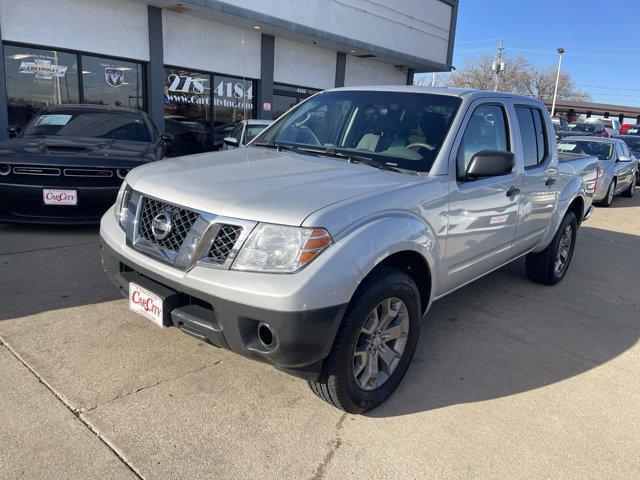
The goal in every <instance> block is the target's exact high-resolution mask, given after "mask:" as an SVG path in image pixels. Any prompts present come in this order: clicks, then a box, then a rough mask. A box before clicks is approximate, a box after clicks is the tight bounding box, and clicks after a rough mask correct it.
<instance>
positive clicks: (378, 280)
mask: <svg viewBox="0 0 640 480" xmlns="http://www.w3.org/2000/svg"><path fill="white" fill-rule="evenodd" d="M420 317H421V310H420V294H419V291H418V287H417V286H416V284H415V283H414V281H413V280H412V279H411V277H409V276H408V275H407V274H406V273H404V272H401V271H399V270H396V269H393V268H390V267H386V266H382V267H379V268H378V269H377V271H375V272H374V273H373V274H372V276H371V277H370V278H368V279H367V280H365V282H364V283H363V284H362V285H361V286H360V288H359V289H358V291H357V292H356V294H355V295H354V297H353V298H352V300H351V303H350V304H349V307H348V308H347V312H346V314H345V317H344V319H343V321H342V324H341V326H340V329H339V330H338V333H337V335H336V338H335V341H334V343H333V347H332V348H331V352H330V353H329V356H328V357H327V358H326V360H325V361H324V364H323V369H322V373H321V376H320V379H319V380H318V381H316V382H309V387H311V390H313V392H314V393H315V394H316V395H318V396H319V397H320V398H321V399H323V400H324V401H326V402H328V403H330V404H331V405H333V406H335V407H337V408H340V409H342V410H345V411H347V412H349V413H363V412H365V411H367V410H369V409H371V408H373V407H375V406H376V405H379V404H380V403H382V402H383V401H385V400H386V399H387V398H388V397H389V396H390V395H391V394H392V393H393V391H394V390H395V389H396V387H397V386H398V384H399V383H400V381H401V380H402V377H403V376H404V374H405V373H406V371H407V368H408V367H409V363H410V362H411V359H412V357H413V354H414V352H415V349H416V345H417V343H418V336H419V333H420Z"/></svg>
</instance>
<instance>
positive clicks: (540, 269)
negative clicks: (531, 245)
mask: <svg viewBox="0 0 640 480" xmlns="http://www.w3.org/2000/svg"><path fill="white" fill-rule="evenodd" d="M577 232H578V220H577V219H576V215H575V214H574V213H573V212H567V213H566V215H565V216H564V218H563V219H562V222H561V223H560V227H559V228H558V231H557V232H556V235H555V237H553V240H552V241H551V243H550V244H549V246H548V247H547V248H545V249H544V250H543V251H541V252H539V253H529V254H528V255H527V258H526V269H527V275H528V276H529V279H530V280H532V281H533V282H536V283H542V284H544V285H555V284H556V283H558V282H560V281H561V280H562V279H563V278H564V276H565V274H566V273H567V270H568V269H569V264H570V263H571V258H572V257H573V249H574V247H575V244H576V233H577Z"/></svg>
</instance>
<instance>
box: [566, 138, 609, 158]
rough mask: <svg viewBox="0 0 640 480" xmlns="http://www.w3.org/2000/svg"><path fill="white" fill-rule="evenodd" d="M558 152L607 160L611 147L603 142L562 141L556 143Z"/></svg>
mask: <svg viewBox="0 0 640 480" xmlns="http://www.w3.org/2000/svg"><path fill="white" fill-rule="evenodd" d="M558 151H559V152H564V153H577V154H582V155H593V156H596V157H598V158H599V159H600V160H608V159H609V158H610V157H611V154H612V153H613V145H612V144H611V143H605V142H589V141H586V140H563V141H561V142H560V143H558Z"/></svg>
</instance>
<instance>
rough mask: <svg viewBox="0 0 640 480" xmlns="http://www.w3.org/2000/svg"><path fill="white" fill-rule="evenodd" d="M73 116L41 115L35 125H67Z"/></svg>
mask: <svg viewBox="0 0 640 480" xmlns="http://www.w3.org/2000/svg"><path fill="white" fill-rule="evenodd" d="M71 117H73V115H62V114H51V115H41V116H39V117H38V119H37V120H36V123H35V124H34V125H36V126H38V125H66V124H67V123H69V120H71Z"/></svg>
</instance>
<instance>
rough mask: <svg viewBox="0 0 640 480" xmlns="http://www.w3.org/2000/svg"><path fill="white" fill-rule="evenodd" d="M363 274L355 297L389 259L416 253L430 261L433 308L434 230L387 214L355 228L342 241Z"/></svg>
mask: <svg viewBox="0 0 640 480" xmlns="http://www.w3.org/2000/svg"><path fill="white" fill-rule="evenodd" d="M337 243H339V244H340V246H341V247H342V248H344V250H345V251H346V252H347V253H348V254H349V256H350V257H351V258H352V259H353V261H354V262H355V264H356V266H357V267H358V268H359V269H360V272H361V274H362V276H361V278H360V279H359V281H358V284H357V285H354V287H353V291H352V292H351V296H353V294H354V293H355V291H356V289H357V287H358V286H359V285H360V283H361V282H362V280H364V279H365V278H366V277H367V275H369V273H371V271H372V270H373V269H374V268H375V267H376V266H378V265H379V264H380V263H382V262H383V261H384V260H385V259H386V258H387V257H389V256H391V255H393V254H395V253H399V252H403V251H411V252H416V253H418V254H420V255H421V256H422V258H423V259H424V260H426V263H427V266H428V267H429V272H430V275H431V278H430V279H429V283H430V285H431V292H430V295H429V304H428V306H427V309H428V308H429V307H430V306H431V302H432V299H433V298H434V295H435V289H436V279H437V278H438V277H437V273H438V272H437V261H436V259H437V258H439V252H438V250H439V247H438V242H437V238H436V235H435V234H434V232H433V229H432V228H431V227H430V226H429V225H427V224H426V223H425V222H424V221H423V220H421V219H419V218H418V217H416V216H415V215H412V214H410V213H407V212H395V213H389V212H387V213H385V214H384V215H382V216H377V217H376V218H372V219H368V220H366V221H365V222H363V223H361V224H359V225H357V226H354V227H352V228H351V229H350V230H349V231H348V232H345V234H344V236H341V238H340V239H339V240H338V242H337Z"/></svg>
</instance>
